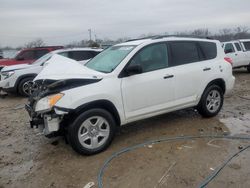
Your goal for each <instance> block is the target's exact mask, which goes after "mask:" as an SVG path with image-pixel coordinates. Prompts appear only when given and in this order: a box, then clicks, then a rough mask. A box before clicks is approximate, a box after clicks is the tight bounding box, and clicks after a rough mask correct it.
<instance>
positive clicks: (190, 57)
mask: <svg viewBox="0 0 250 188" xmlns="http://www.w3.org/2000/svg"><path fill="white" fill-rule="evenodd" d="M169 47H170V57H171V60H170V66H178V65H184V64H188V63H194V62H197V61H200V59H201V58H200V54H199V49H198V46H197V44H196V42H193V41H173V42H169Z"/></svg>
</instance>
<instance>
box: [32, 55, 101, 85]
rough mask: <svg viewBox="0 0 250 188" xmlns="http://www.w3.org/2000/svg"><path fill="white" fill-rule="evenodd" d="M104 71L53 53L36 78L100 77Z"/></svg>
mask: <svg viewBox="0 0 250 188" xmlns="http://www.w3.org/2000/svg"><path fill="white" fill-rule="evenodd" d="M104 75H105V74H104V73H101V72H97V71H94V70H92V69H89V68H87V67H85V66H83V65H81V64H80V63H78V62H77V61H75V60H73V59H69V58H67V57H64V56H61V55H57V54H55V55H53V56H52V57H51V58H50V60H49V61H47V63H46V66H45V67H44V68H43V70H42V71H41V72H40V73H39V74H38V75H37V77H36V78H35V79H34V80H45V79H49V80H66V79H75V78H79V79H82V78H84V79H100V78H102V77H103V76H104Z"/></svg>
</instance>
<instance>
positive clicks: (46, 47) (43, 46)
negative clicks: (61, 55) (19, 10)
mask: <svg viewBox="0 0 250 188" xmlns="http://www.w3.org/2000/svg"><path fill="white" fill-rule="evenodd" d="M34 48H64V46H39V47H34Z"/></svg>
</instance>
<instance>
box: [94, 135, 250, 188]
mask: <svg viewBox="0 0 250 188" xmlns="http://www.w3.org/2000/svg"><path fill="white" fill-rule="evenodd" d="M202 138H203V139H204V138H210V139H215V138H218V139H230V140H249V141H250V137H245V136H223V135H200V136H177V137H170V138H169V137H167V138H160V139H156V140H150V141H146V142H144V143H141V144H137V145H134V146H131V147H127V148H124V149H122V150H120V151H118V152H115V153H114V154H112V155H111V156H110V157H109V158H108V159H107V160H106V161H105V162H104V164H103V165H102V167H101V168H100V170H99V172H98V188H103V182H102V181H103V174H104V170H105V169H106V168H107V166H108V165H109V163H110V162H111V161H112V160H113V159H114V158H116V157H118V156H120V155H122V154H124V153H127V152H130V151H133V150H135V149H137V148H141V147H144V146H145V145H149V144H155V143H161V142H174V141H181V140H193V139H202ZM248 148H250V145H249V146H247V147H245V148H243V149H241V150H240V151H238V152H237V153H235V154H234V155H232V156H231V157H229V158H228V159H227V160H226V161H225V162H224V163H223V164H222V165H221V167H220V168H218V169H217V170H216V171H215V172H214V173H212V174H211V175H210V176H208V177H207V178H206V179H205V180H204V182H202V183H201V184H200V186H199V187H200V188H203V187H205V186H206V185H207V184H208V183H209V182H211V181H212V180H213V179H214V178H215V177H216V176H217V175H218V174H219V172H220V171H221V170H222V169H223V168H224V167H225V166H226V165H227V164H228V163H229V162H230V161H231V160H232V159H233V158H234V157H235V156H237V155H238V154H239V153H241V152H243V151H245V150H246V149H248Z"/></svg>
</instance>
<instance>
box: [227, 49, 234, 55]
mask: <svg viewBox="0 0 250 188" xmlns="http://www.w3.org/2000/svg"><path fill="white" fill-rule="evenodd" d="M232 52H233V50H232V49H227V50H225V53H226V54H228V53H232Z"/></svg>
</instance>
